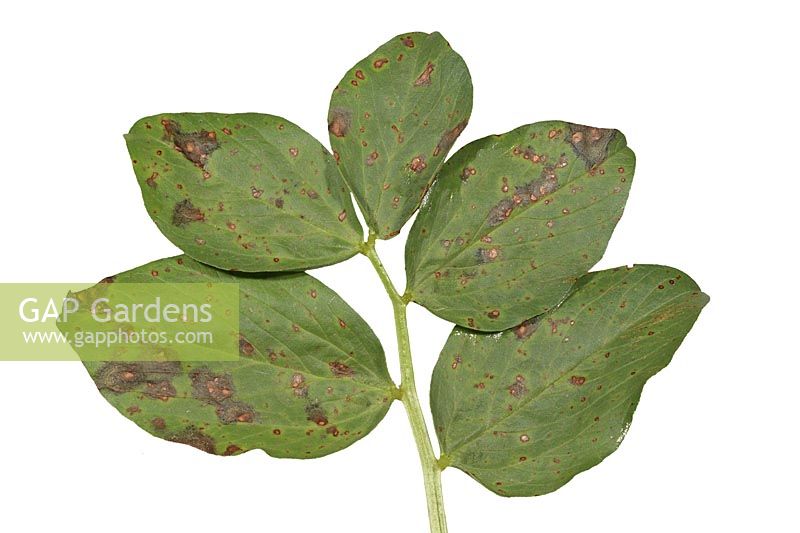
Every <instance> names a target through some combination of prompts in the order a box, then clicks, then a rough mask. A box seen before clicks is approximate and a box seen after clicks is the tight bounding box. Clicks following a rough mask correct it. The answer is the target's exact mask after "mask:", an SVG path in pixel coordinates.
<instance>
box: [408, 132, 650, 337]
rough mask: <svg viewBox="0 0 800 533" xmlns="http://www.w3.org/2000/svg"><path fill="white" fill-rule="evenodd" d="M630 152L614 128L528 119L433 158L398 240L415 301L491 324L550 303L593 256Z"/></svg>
mask: <svg viewBox="0 0 800 533" xmlns="http://www.w3.org/2000/svg"><path fill="white" fill-rule="evenodd" d="M634 163H635V158H634V155H633V152H632V151H631V150H630V149H629V148H628V147H627V146H626V144H625V137H624V136H623V135H622V134H621V133H620V132H618V131H616V130H607V129H599V128H592V127H588V126H579V125H576V124H570V123H567V122H539V123H536V124H530V125H527V126H522V127H520V128H517V129H515V130H513V131H510V132H508V133H505V134H503V135H492V136H489V137H485V138H483V139H480V140H477V141H475V142H473V143H471V144H469V145H467V146H465V147H464V148H462V149H461V150H459V151H458V152H457V153H456V154H454V155H453V157H452V158H451V159H450V160H449V161H448V162H447V163H446V164H445V165H444V167H443V168H442V170H441V172H440V174H439V176H438V178H437V180H436V182H435V183H434V185H433V187H432V189H431V191H430V194H429V196H428V197H427V199H426V200H425V202H424V203H423V206H422V207H421V208H420V213H419V216H418V217H417V219H416V220H415V222H414V225H413V227H412V228H411V233H410V235H409V239H408V242H407V244H406V272H407V275H408V287H409V289H410V292H411V293H412V295H413V298H414V300H415V301H416V302H418V303H420V304H422V305H424V306H425V307H427V308H428V309H429V310H430V311H432V312H433V313H434V314H436V315H438V316H440V317H442V318H444V319H446V320H449V321H451V322H455V323H456V324H459V325H461V326H465V327H469V328H472V329H477V330H481V331H499V330H502V329H505V328H508V327H511V326H512V325H514V324H519V323H520V322H521V321H522V320H525V319H527V318H529V317H531V316H534V315H537V314H540V313H542V312H545V311H547V310H548V309H550V308H552V307H553V306H555V305H557V304H558V303H559V302H560V301H561V300H562V299H563V297H564V296H565V295H566V294H567V292H568V291H569V289H570V287H571V286H572V284H573V283H574V282H575V280H576V279H577V278H578V277H580V276H582V275H583V274H585V273H586V272H587V271H588V270H589V268H591V267H592V265H594V264H595V263H596V262H597V261H598V260H599V259H600V258H601V257H602V255H603V253H604V251H605V249H606V245H607V243H608V240H609V238H610V237H611V233H612V232H613V230H614V227H615V226H616V224H617V221H618V220H619V218H620V216H622V210H623V208H624V205H625V201H626V199H627V197H628V191H629V189H630V185H631V181H632V178H633V171H634Z"/></svg>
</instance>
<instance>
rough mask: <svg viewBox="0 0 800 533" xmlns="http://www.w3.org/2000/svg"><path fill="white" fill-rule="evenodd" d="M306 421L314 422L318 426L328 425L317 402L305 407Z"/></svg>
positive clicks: (323, 412)
mask: <svg viewBox="0 0 800 533" xmlns="http://www.w3.org/2000/svg"><path fill="white" fill-rule="evenodd" d="M306 419H307V420H310V421H311V422H314V423H315V424H316V425H318V426H326V425H328V417H327V416H325V411H324V410H323V409H322V407H320V405H319V402H316V401H315V402H311V403H309V404H308V405H307V406H306Z"/></svg>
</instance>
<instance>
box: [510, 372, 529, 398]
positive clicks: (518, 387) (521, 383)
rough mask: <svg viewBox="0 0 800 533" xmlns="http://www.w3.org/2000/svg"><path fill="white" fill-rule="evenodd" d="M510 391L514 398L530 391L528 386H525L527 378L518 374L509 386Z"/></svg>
mask: <svg viewBox="0 0 800 533" xmlns="http://www.w3.org/2000/svg"><path fill="white" fill-rule="evenodd" d="M508 393H509V394H511V396H513V397H514V398H520V397H522V396H524V395H525V394H527V393H528V387H526V386H525V378H524V377H522V376H521V375H517V377H516V378H514V383H512V384H511V385H510V386H509V387H508Z"/></svg>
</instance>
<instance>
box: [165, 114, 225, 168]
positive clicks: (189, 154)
mask: <svg viewBox="0 0 800 533" xmlns="http://www.w3.org/2000/svg"><path fill="white" fill-rule="evenodd" d="M161 125H162V126H164V132H165V135H166V137H167V139H168V140H169V141H171V142H172V144H173V145H174V146H175V149H176V150H178V151H179V152H180V153H182V154H183V156H184V157H185V158H186V159H188V160H189V161H191V162H192V163H194V164H195V166H197V167H199V168H205V165H206V163H207V162H208V158H209V156H210V155H211V153H212V152H213V151H214V150H216V149H217V148H219V142H218V141H217V133H216V132H215V131H207V130H200V131H194V132H184V131H182V130H181V127H180V124H178V123H177V122H176V121H174V120H170V119H164V120H162V121H161Z"/></svg>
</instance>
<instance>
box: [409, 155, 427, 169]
mask: <svg viewBox="0 0 800 533" xmlns="http://www.w3.org/2000/svg"><path fill="white" fill-rule="evenodd" d="M427 167H428V164H427V163H425V156H423V155H418V156H416V157H415V158H414V159H412V160H411V163H410V164H409V165H408V168H410V169H411V171H412V172H414V173H416V174H419V173H420V172H422V171H423V170H425V169H426V168H427Z"/></svg>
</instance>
